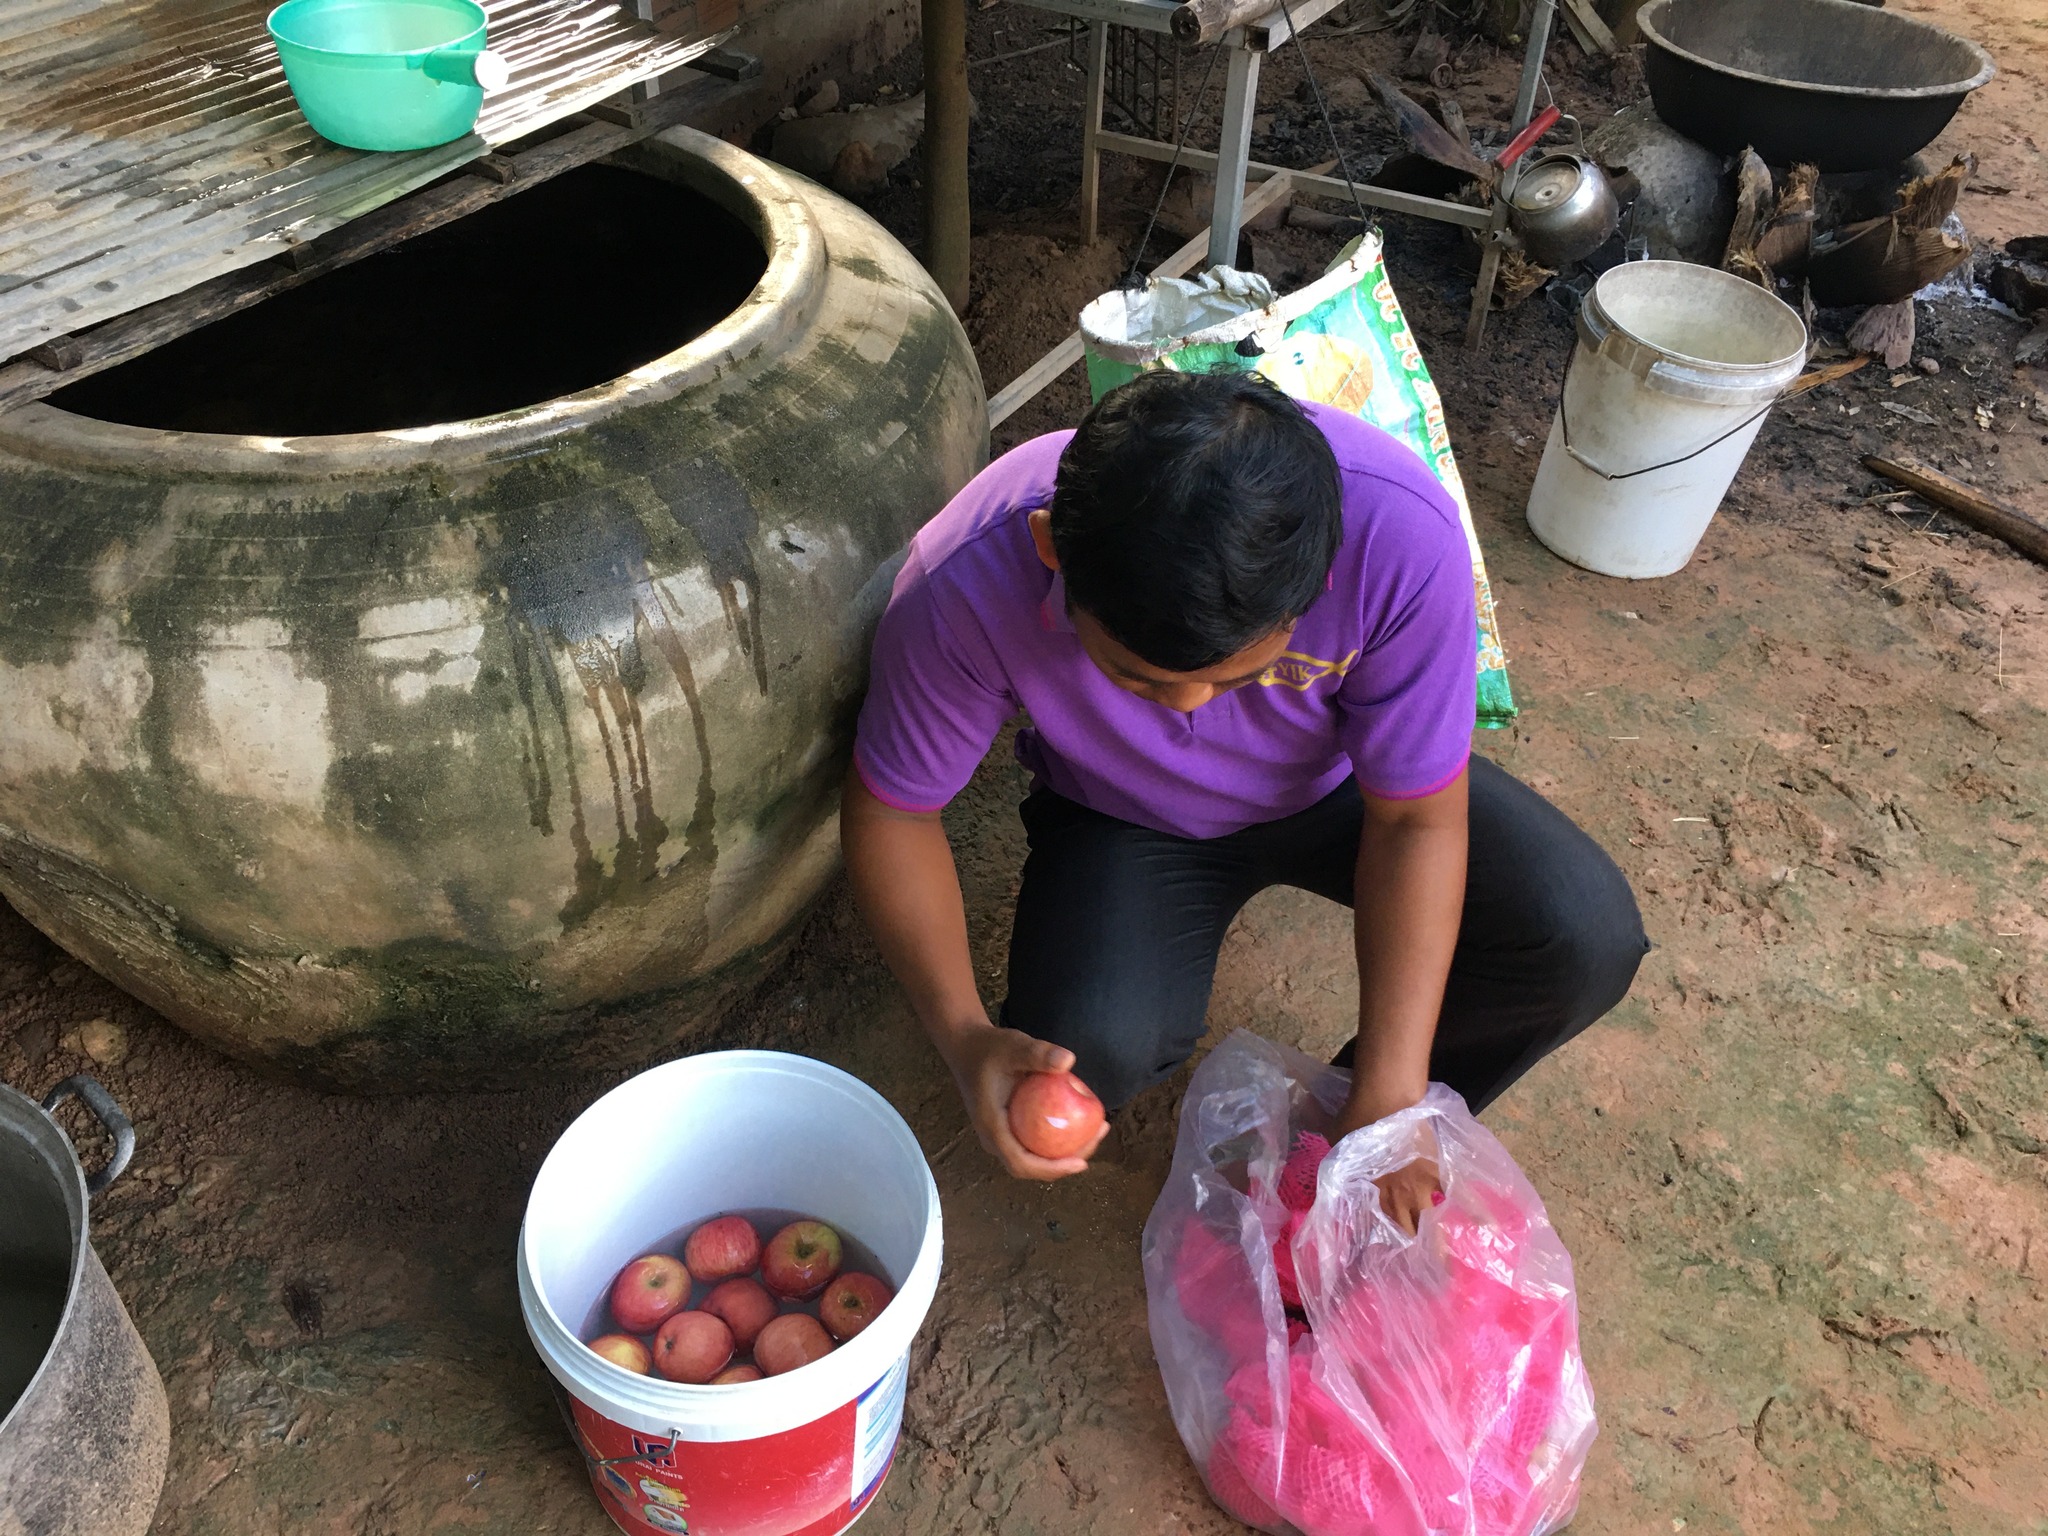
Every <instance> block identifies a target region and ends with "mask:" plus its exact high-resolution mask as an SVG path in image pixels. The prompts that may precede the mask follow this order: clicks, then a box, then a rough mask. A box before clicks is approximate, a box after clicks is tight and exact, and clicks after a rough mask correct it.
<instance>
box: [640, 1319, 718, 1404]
mask: <svg viewBox="0 0 2048 1536" xmlns="http://www.w3.org/2000/svg"><path fill="white" fill-rule="evenodd" d="M731 1363H732V1330H731V1329H730V1328H728V1327H726V1326H725V1319H724V1318H720V1317H713V1316H712V1315H711V1314H710V1313H709V1312H678V1313H677V1314H676V1315H675V1316H674V1317H672V1318H670V1319H669V1320H668V1321H667V1322H665V1323H663V1324H662V1325H661V1332H659V1333H657V1334H656V1335H655V1336H654V1368H655V1369H656V1370H657V1371H659V1372H661V1374H662V1375H664V1376H666V1377H667V1378H668V1379H669V1380H670V1381H681V1382H686V1383H688V1384H689V1385H691V1386H695V1387H701V1386H703V1385H704V1383H706V1382H707V1381H709V1380H711V1378H712V1377H714V1376H716V1375H717V1374H718V1373H719V1372H720V1371H722V1370H724V1369H725V1368H726V1367H727V1366H728V1365H730V1364H731Z"/></svg>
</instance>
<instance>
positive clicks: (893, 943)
mask: <svg viewBox="0 0 2048 1536" xmlns="http://www.w3.org/2000/svg"><path fill="white" fill-rule="evenodd" d="M839 815H840V842H841V846H842V847H843V848H844V850H845V853H846V872H847V876H848V878H849V879H850V880H851V881H852V883H853V896H854V901H855V902H856V903H857V904H858V905H859V907H860V912H861V916H862V917H863V918H864V919H866V921H867V925H868V929H869V931H870V932H871V933H872V934H873V935H874V939H875V946H876V948H878V949H879V950H880V951H881V952H882V959H883V961H884V962H886V963H887V965H888V967H889V970H890V972H891V973H892V974H893V975H894V976H895V977H896V980H897V982H898V983H899V984H900V985H901V986H902V988H903V990H904V992H905V993H906V994H907V995H908V996H909V998H910V1006H911V1007H912V1008H913V1009H914V1010H915V1011H916V1013H917V1017H918V1021H919V1022H920V1023H921V1024H923V1025H924V1027H925V1030H926V1032H927V1033H929V1034H930V1035H931V1037H932V1042H933V1043H934V1044H935V1045H937V1046H938V1048H939V1051H940V1054H942V1055H944V1056H946V1057H948V1059H950V1058H951V1056H952V1049H951V1047H952V1045H953V1043H954V1042H955V1040H956V1039H957V1038H958V1036H959V1035H960V1033H961V1032H962V1031H963V1030H968V1029H973V1028H977V1027H983V1026H986V1025H987V1024H988V1013H987V1010H986V1009H985V1008H984V1007H983V1006H982V1001H981V994H980V993H979V991H978V990H977V989H976V988H975V985H974V960H973V957H972V956H971V955H970V954H969V952H968V948H967V908H966V904H965V902H964V901H963V900H962V898H961V894H960V875H959V872H958V870H957V869H956V868H955V867H954V864H953V849H952V845H951V844H950V843H948V842H947V840H946V829H945V827H944V826H943V825H942V824H941V823H940V821H939V818H938V816H937V814H936V813H934V814H931V815H917V814H913V813H911V812H908V811H899V810H897V809H895V808H894V807H893V806H889V805H885V804H884V803H883V802H882V801H880V800H878V799H876V798H875V796H874V794H873V793H872V792H871V791H870V790H869V789H868V787H867V786H866V785H865V784H863V783H861V781H860V778H859V776H858V775H857V774H852V773H849V774H848V775H847V779H846V789H845V793H844V795H843V796H842V798H841V802H840V812H839Z"/></svg>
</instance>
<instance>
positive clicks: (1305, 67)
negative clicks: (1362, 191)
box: [1280, 0, 1372, 229]
mask: <svg viewBox="0 0 2048 1536" xmlns="http://www.w3.org/2000/svg"><path fill="white" fill-rule="evenodd" d="M1280 19H1281V20H1282V21H1285V22H1286V23H1287V35H1288V36H1289V37H1292V38H1293V39H1294V51H1295V52H1296V53H1297V54H1299V55H1300V56H1301V72H1302V74H1304V75H1305V76H1307V77H1308V88H1309V92H1310V94H1312V95H1313V96H1314V97H1315V99H1316V111H1317V113H1318V114H1320V115H1321V117H1322V119H1323V132H1325V133H1327V134H1328V135H1329V136H1330V147H1331V148H1332V149H1334V150H1336V151H1337V169H1338V171H1339V172H1341V173H1342V175H1343V177H1344V190H1345V191H1347V192H1349V193H1350V194H1351V206H1352V207H1353V208H1355V209H1357V210H1358V218H1359V222H1360V223H1362V224H1364V225H1365V227H1366V228H1367V229H1370V228H1372V215H1370V214H1369V213H1367V212H1366V211H1365V204H1364V203H1363V202H1361V201H1360V200H1359V196H1358V183H1357V182H1355V181H1353V180H1352V179H1351V166H1350V164H1349V162H1348V161H1347V160H1346V159H1345V157H1344V141H1343V140H1342V139H1340V138H1338V137H1337V125H1336V124H1335V123H1333V122H1331V121H1330V108H1329V104H1328V103H1327V102H1325V101H1324V100H1323V88H1322V86H1321V84H1320V83H1318V82H1317V80H1316V71H1315V66H1314V65H1313V64H1311V63H1309V59H1308V43H1307V41H1306V40H1305V39H1304V38H1303V37H1302V35H1301V32H1300V30H1299V29H1298V28H1297V27H1296V26H1295V25H1294V17H1293V16H1292V15H1291V14H1290V13H1289V11H1288V9H1287V0H1280Z"/></svg>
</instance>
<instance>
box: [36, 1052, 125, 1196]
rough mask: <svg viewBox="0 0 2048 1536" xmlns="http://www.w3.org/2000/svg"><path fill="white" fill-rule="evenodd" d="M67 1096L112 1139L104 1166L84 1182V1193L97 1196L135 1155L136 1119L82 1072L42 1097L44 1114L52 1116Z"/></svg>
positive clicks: (68, 1078) (65, 1080)
mask: <svg viewBox="0 0 2048 1536" xmlns="http://www.w3.org/2000/svg"><path fill="white" fill-rule="evenodd" d="M69 1098H76V1099H77V1100H79V1102H80V1103H82V1104H84V1105H85V1107H86V1108H87V1109H88V1110H90V1111H91V1112H92V1116H93V1118H94V1119H95V1120H97V1121H99V1123H100V1124H101V1125H102V1126H104V1127H105V1128H106V1132H107V1134H108V1135H109V1136H111V1137H113V1138H114V1155H113V1156H112V1157H110V1158H108V1159H107V1162H106V1166H105V1167H104V1168H102V1169H100V1171H99V1172H98V1173H96V1174H94V1175H92V1177H91V1178H89V1179H87V1180H86V1181H85V1192H86V1193H87V1194H88V1195H96V1194H98V1193H100V1191H101V1190H103V1189H105V1188H106V1187H107V1186H108V1185H109V1184H111V1183H113V1182H114V1180H116V1179H118V1178H119V1177H121V1173H122V1170H123V1169H125V1168H126V1167H127V1166H128V1160H129V1159H130V1158H131V1157H133V1156H134V1155H135V1122H134V1121H132V1120H130V1119H129V1118H128V1115H127V1112H126V1111H124V1110H123V1109H122V1108H121V1106H120V1105H118V1104H116V1103H115V1102H114V1096H113V1095H112V1094H111V1093H109V1092H107V1090H106V1089H104V1088H102V1087H101V1086H100V1085H99V1084H98V1083H97V1082H96V1081H94V1080H93V1079H92V1078H90V1077H87V1076H86V1075H85V1074H84V1073H83V1072H81V1073H79V1074H78V1075H77V1076H75V1077H67V1078H65V1079H64V1081H63V1082H61V1083H59V1084H58V1085H57V1086H56V1087H54V1088H52V1089H51V1090H50V1092H49V1095H48V1096H47V1097H46V1098H45V1099H44V1100H43V1113H44V1114H46V1115H49V1116H52V1117H53V1118H54V1117H55V1115H56V1113H57V1106H58V1105H60V1104H62V1103H63V1102H64V1101H65V1100H66V1099H69Z"/></svg>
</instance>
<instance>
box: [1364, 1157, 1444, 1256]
mask: <svg viewBox="0 0 2048 1536" xmlns="http://www.w3.org/2000/svg"><path fill="white" fill-rule="evenodd" d="M1378 1182H1379V1186H1380V1209H1381V1210H1383V1211H1385V1212H1386V1213H1387V1215H1388V1216H1390V1217H1392V1218H1393V1219H1394V1220H1395V1221H1396V1222H1398V1223H1399V1224H1400V1226H1401V1229H1402V1230H1403V1231H1404V1232H1406V1233H1407V1234H1408V1235H1409V1236H1410V1237H1413V1236H1414V1235H1415V1229H1416V1225H1417V1224H1418V1223H1419V1222H1420V1221H1421V1220H1422V1213H1423V1212H1424V1211H1426V1210H1428V1209H1429V1208H1430V1207H1431V1206H1432V1205H1439V1204H1441V1203H1442V1202H1443V1197H1444V1187H1443V1183H1442V1181H1441V1180H1440V1179H1439V1178H1438V1176H1437V1166H1436V1164H1435V1163H1432V1162H1429V1161H1428V1160H1426V1159H1420V1158H1419V1159H1417V1160H1416V1161H1415V1162H1412V1163H1409V1164H1408V1165H1407V1166H1405V1167H1402V1168H1396V1169H1395V1170H1394V1171H1393V1172H1392V1173H1390V1174H1388V1175H1387V1176H1386V1177H1385V1178H1383V1179H1381V1180H1379V1181H1378Z"/></svg>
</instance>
